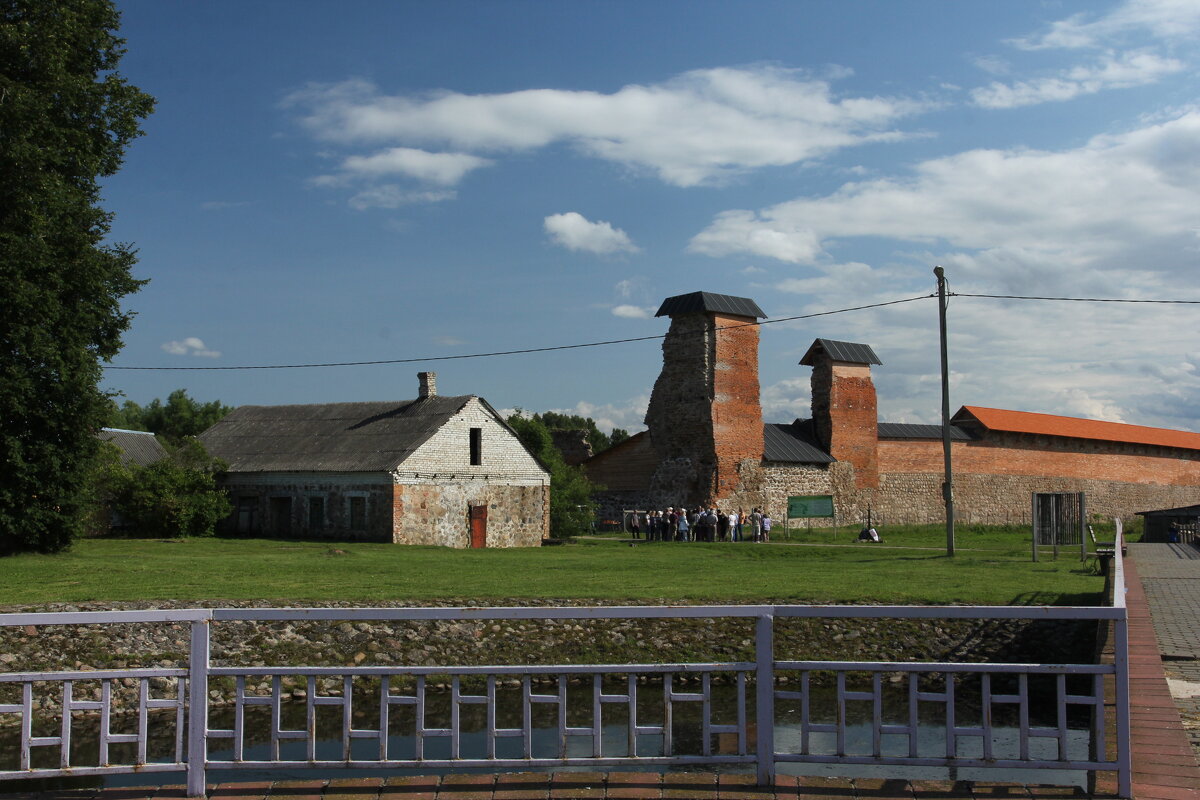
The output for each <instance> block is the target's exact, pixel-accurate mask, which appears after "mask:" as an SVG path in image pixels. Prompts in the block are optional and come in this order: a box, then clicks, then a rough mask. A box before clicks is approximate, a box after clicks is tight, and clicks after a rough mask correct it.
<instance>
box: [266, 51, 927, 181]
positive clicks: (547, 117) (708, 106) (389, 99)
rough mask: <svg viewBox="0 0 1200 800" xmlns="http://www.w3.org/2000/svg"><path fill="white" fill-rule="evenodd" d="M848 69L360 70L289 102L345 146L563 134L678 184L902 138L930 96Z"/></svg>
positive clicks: (468, 146)
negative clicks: (572, 81) (652, 74)
mask: <svg viewBox="0 0 1200 800" xmlns="http://www.w3.org/2000/svg"><path fill="white" fill-rule="evenodd" d="M844 74H845V73H844V72H838V71H833V72H830V73H827V75H826V77H825V78H814V77H811V76H809V75H807V74H806V73H803V72H800V71H797V70H789V69H783V68H779V67H772V66H754V67H741V68H733V67H719V68H713V69H701V70H694V71H691V72H686V73H683V74H681V75H678V76H676V77H674V78H671V79H669V80H667V81H664V82H661V83H655V84H648V85H640V84H630V85H628V86H624V87H622V88H621V89H619V90H617V91H616V92H613V93H611V94H604V93H601V92H590V91H568V90H559V89H528V90H522V91H515V92H507V93H501V94H488V95H468V94H461V93H458V92H450V91H442V92H435V93H428V94H424V95H388V94H385V93H383V92H382V91H380V89H379V88H378V87H376V86H375V85H374V84H373V83H371V82H369V81H366V80H363V79H352V80H347V81H343V82H340V83H333V84H310V85H309V86H307V87H305V88H304V89H301V90H299V91H297V92H295V93H293V94H292V95H291V96H289V97H288V98H287V99H286V100H285V102H284V105H285V107H288V108H293V109H297V110H298V112H299V114H300V120H301V123H302V124H303V125H304V126H305V127H306V128H307V129H308V130H309V131H311V132H312V134H313V135H314V136H316V137H317V138H319V139H322V140H325V141H329V142H334V143H338V144H341V145H347V146H361V145H371V144H378V143H388V142H390V143H395V144H398V145H401V148H400V149H402V150H403V149H407V148H411V147H415V146H420V147H440V148H449V149H451V150H454V151H472V152H488V153H505V152H513V151H522V150H531V149H535V148H541V147H546V146H548V145H551V144H554V143H559V142H561V143H566V144H569V145H572V146H573V147H575V149H576V150H577V151H578V152H579V153H581V154H583V155H585V156H588V157H592V158H598V159H603V160H605V161H611V162H614V163H617V164H620V165H623V166H625V167H629V168H633V169H636V170H646V171H649V172H650V173H652V174H654V175H657V176H658V177H659V178H660V179H661V180H663V181H666V182H667V183H671V184H674V185H677V186H695V185H698V184H704V183H713V182H719V181H721V180H723V179H726V178H728V177H730V176H732V175H735V174H737V173H738V172H740V171H743V170H749V169H756V168H760V167H768V166H785V165H789V164H796V163H800V162H803V161H806V160H809V159H813V158H817V157H819V156H822V155H825V154H827V153H830V152H833V151H835V150H838V149H841V148H845V147H852V146H855V145H858V144H863V143H866V142H876V141H891V140H896V139H899V138H902V137H903V136H904V134H903V133H902V132H900V131H898V130H896V129H894V127H893V126H894V125H895V123H896V122H897V121H898V120H899V119H901V118H903V117H905V116H907V115H910V114H913V113H916V112H918V111H921V110H923V109H924V108H925V107H926V104H925V103H924V102H922V101H917V100H912V99H907V98H892V97H877V96H872V97H854V96H845V97H843V96H838V95H837V94H835V92H834V90H833V88H832V86H831V83H830V81H831V80H836V79H838V78H840V77H844ZM390 152H392V151H390V150H389V151H383V152H382V153H376V154H375V155H373V156H365V157H360V158H363V159H365V160H367V161H370V159H374V158H381V157H383V156H384V155H385V154H387V153H390ZM386 161H387V158H383V162H386ZM355 163H359V162H355ZM475 166H478V165H475ZM472 168H474V166H473V167H472Z"/></svg>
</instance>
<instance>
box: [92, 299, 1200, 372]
mask: <svg viewBox="0 0 1200 800" xmlns="http://www.w3.org/2000/svg"><path fill="white" fill-rule="evenodd" d="M946 296H947V297H978V298H985V299H991V300H1054V301H1062V302H1071V303H1142V304H1156V305H1200V300H1126V299H1123V298H1113V297H1049V296H1040V295H1017V294H973V293H968V292H947V295H946ZM934 297H937V295H936V294H923V295H918V296H916V297H906V298H903V299H901V300H888V301H885V302H882V303H868V304H866V305H861V306H850V307H848V308H837V309H833V310H831V311H817V312H814V313H812V314H797V315H796V316H792V317H780V318H778V319H765V320H761V321H760V320H754V321H753V322H741V323H738V324H736V325H723V326H721V327H719V328H717V330H727V329H730V328H741V327H745V326H747V325H773V324H775V323H777V322H795V321H796V320H801V319H814V318H816V317H828V316H832V315H834V314H845V313H847V312H850V311H865V310H867V309H870V308H883V307H885V306H894V305H899V304H901V303H911V302H914V301H916V300H929V299H932V298H934ZM665 338H666V334H665V333H659V334H654V335H652V336H634V337H630V338H628V339H606V340H604V341H599V342H581V343H579V344H560V345H552V346H548V347H527V348H523V349H520V350H496V351H492V352H486V353H463V354H461V355H454V356H422V357H418V358H391V359H381V360H377V361H331V362H326V363H313V364H253V365H244V366H233V367H229V366H220V367H126V366H116V365H111V364H110V365H106V366H105V369H122V370H139V371H143V372H216V371H229V370H251V369H320V368H324V367H369V366H379V365H384V364H415V363H420V362H427V361H457V360H460V359H466V358H496V357H499V356H516V355H525V354H528V353H549V352H553V351H556V350H578V349H582V348H585V347H607V346H609V345H614V344H628V343H630V342H648V341H654V340H656V339H665Z"/></svg>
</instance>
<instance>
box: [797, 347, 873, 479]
mask: <svg viewBox="0 0 1200 800" xmlns="http://www.w3.org/2000/svg"><path fill="white" fill-rule="evenodd" d="M812 397H813V418H814V419H815V420H816V427H817V436H818V437H820V439H821V443H822V444H824V445H825V446H826V447H827V448H828V450H829V454H830V455H831V456H833V457H834V458H836V459H837V460H838V461H848V462H850V463H851V464H853V465H854V483H855V486H857V487H858V488H859V489H867V488H874V487H877V486H879V459H878V455H877V452H876V442H877V440H878V436H879V408H878V404H877V401H876V397H875V384H874V383H873V382H872V381H871V368H870V367H869V366H867V365H865V364H843V363H840V362H835V361H830V360H828V358H826V357H824V356H822V358H821V360H820V361H819V362H818V363H817V364H815V365H814V366H813V376H812Z"/></svg>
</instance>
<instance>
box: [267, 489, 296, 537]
mask: <svg viewBox="0 0 1200 800" xmlns="http://www.w3.org/2000/svg"><path fill="white" fill-rule="evenodd" d="M291 532H292V498H290V497H272V498H271V533H273V534H275V535H276V536H287V535H288V534H290V533H291Z"/></svg>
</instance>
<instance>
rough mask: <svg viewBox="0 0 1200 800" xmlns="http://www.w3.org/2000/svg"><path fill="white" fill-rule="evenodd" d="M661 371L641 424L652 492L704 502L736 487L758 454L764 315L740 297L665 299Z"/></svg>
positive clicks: (702, 295) (699, 295) (660, 314)
mask: <svg viewBox="0 0 1200 800" xmlns="http://www.w3.org/2000/svg"><path fill="white" fill-rule="evenodd" d="M655 316H658V317H664V316H666V317H670V318H671V327H670V329H669V330H668V331H667V336H666V338H665V339H664V340H663V346H662V347H663V368H662V372H661V373H660V374H659V376H658V380H657V381H656V382H655V384H654V392H653V393H652V394H651V396H650V406H649V408H648V409H647V410H646V425H647V427H648V428H649V429H650V437H651V441H652V443H653V445H654V449H655V451H657V454H658V457H659V466H658V469H657V470H656V472H655V474H654V477H653V478H652V479H651V489H652V491H654V492H655V494H661V495H662V496H664V497H667V498H671V497H674V498H675V499H676V502H682V503H684V504H687V505H693V506H694V505H696V504H700V503H703V504H706V505H707V504H711V503H714V502H716V501H719V500H721V499H723V498H726V497H728V496H729V495H730V494H732V493H734V492H736V491H737V490H738V489H739V488H740V481H739V477H738V465H739V464H741V463H742V461H743V460H744V459H753V460H754V462H755V463H756V464H758V463H760V462H761V461H762V455H763V422H762V406H761V404H760V402H759V394H758V325H756V324H754V323H755V322H757V321H758V319H760V318H762V317H765V316H766V314H764V313H763V312H762V309H760V308H759V307H758V304H757V303H755V302H754V301H753V300H751V299H749V298H746V297H732V296H730V295H723V294H712V293H710V292H692V293H691V294H682V295H678V296H676V297H668V298H667V299H666V300H664V301H663V304H662V306H661V307H660V308H659V309H658V313H657V314H656V315H655Z"/></svg>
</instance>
